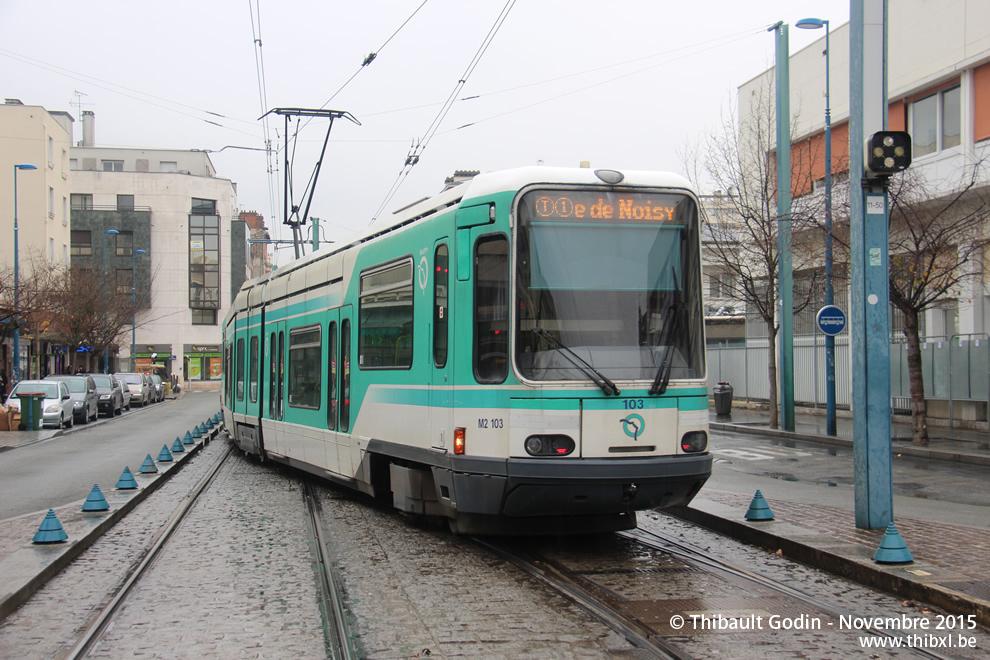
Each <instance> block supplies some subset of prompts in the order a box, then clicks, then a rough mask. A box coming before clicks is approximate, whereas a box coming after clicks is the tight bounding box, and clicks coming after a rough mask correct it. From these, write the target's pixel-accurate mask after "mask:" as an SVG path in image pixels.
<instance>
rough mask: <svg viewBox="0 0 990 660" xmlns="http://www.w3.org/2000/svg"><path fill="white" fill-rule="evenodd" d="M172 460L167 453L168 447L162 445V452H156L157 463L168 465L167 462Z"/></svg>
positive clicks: (170, 455)
mask: <svg viewBox="0 0 990 660" xmlns="http://www.w3.org/2000/svg"><path fill="white" fill-rule="evenodd" d="M172 460H173V459H172V454H170V453H169V451H168V447H167V446H166V445H162V450H161V451H160V452H158V462H159V463H168V462H170V461H172Z"/></svg>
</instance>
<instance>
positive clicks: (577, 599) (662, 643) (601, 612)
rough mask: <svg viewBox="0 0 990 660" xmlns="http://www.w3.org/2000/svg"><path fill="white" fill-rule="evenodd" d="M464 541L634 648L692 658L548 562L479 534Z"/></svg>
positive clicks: (686, 659)
mask: <svg viewBox="0 0 990 660" xmlns="http://www.w3.org/2000/svg"><path fill="white" fill-rule="evenodd" d="M467 540H469V541H470V542H471V543H474V544H475V545H476V546H478V547H481V548H483V549H485V550H487V551H488V552H491V553H493V554H495V555H497V556H499V557H501V558H502V559H504V560H506V561H507V562H509V563H510V564H512V565H514V566H516V567H517V568H520V569H522V570H523V571H525V572H526V573H528V574H529V575H531V576H532V577H534V578H536V579H537V580H538V581H539V582H541V583H542V584H544V585H546V586H548V587H550V588H551V589H553V590H555V591H557V592H558V593H560V594H561V595H563V596H564V597H565V598H567V599H568V600H570V601H571V602H573V603H574V604H576V605H577V606H579V607H581V608H582V609H584V610H585V611H587V612H588V613H590V614H591V615H592V616H594V617H595V618H596V619H598V620H599V621H601V622H602V623H604V624H605V625H607V626H608V627H609V628H611V629H612V630H614V631H615V632H617V633H618V634H620V635H622V636H624V637H625V638H626V639H627V640H628V641H629V643H630V644H632V645H633V646H635V647H636V648H637V649H640V650H642V651H646V652H651V653H653V654H654V655H655V656H657V657H660V658H670V659H672V660H691V659H692V658H693V656H692V655H690V654H688V653H686V652H685V651H684V650H683V649H680V648H678V647H677V646H675V645H673V644H671V643H670V642H668V641H666V640H665V639H663V638H661V637H658V636H656V635H651V632H652V631H651V630H650V628H649V627H647V626H645V625H644V624H642V623H641V622H640V621H638V620H637V619H635V618H632V617H629V616H628V615H626V614H623V613H622V612H618V611H616V610H615V609H614V608H612V607H610V606H609V605H608V604H607V603H605V602H603V601H602V600H601V599H599V598H597V597H595V596H594V595H593V594H591V593H589V592H588V591H587V590H586V589H584V588H583V587H581V586H580V585H579V584H577V583H576V582H575V581H574V580H572V579H570V578H569V577H567V576H566V575H565V574H564V573H562V572H561V571H559V570H557V569H556V568H554V567H553V566H552V565H550V564H549V563H547V562H543V561H539V560H536V559H529V558H525V557H522V556H520V555H517V554H515V553H513V552H511V551H510V550H508V549H507V548H506V547H503V546H500V545H495V544H494V543H492V542H490V541H488V540H485V539H481V538H479V537H470V538H468V539H467Z"/></svg>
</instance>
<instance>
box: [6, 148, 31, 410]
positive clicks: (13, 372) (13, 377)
mask: <svg viewBox="0 0 990 660" xmlns="http://www.w3.org/2000/svg"><path fill="white" fill-rule="evenodd" d="M36 169H38V166H37V165H32V164H31V163H21V164H19V165H14V359H13V360H11V367H10V384H11V386H14V385H16V384H17V381H19V380H20V379H21V328H20V325H19V319H18V316H19V313H20V310H21V308H20V288H19V287H20V270H19V268H18V263H17V170H36ZM0 394H6V393H5V392H0Z"/></svg>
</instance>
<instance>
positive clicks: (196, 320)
mask: <svg viewBox="0 0 990 660" xmlns="http://www.w3.org/2000/svg"><path fill="white" fill-rule="evenodd" d="M190 311H192V324H193V325H216V324H217V310H215V309H193V310H190Z"/></svg>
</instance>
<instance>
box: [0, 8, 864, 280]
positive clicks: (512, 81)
mask: <svg viewBox="0 0 990 660" xmlns="http://www.w3.org/2000/svg"><path fill="white" fill-rule="evenodd" d="M508 6H509V7H510V9H509V11H508V14H507V15H505V14H504V10H505V9H506V7H507V4H506V0H426V2H423V0H361V1H359V2H329V1H327V2H312V1H311V2H303V1H299V0H279V1H278V2H271V1H269V0H250V1H249V0H236V1H235V0H198V1H196V2H189V1H186V0H171V1H169V2H155V3H152V2H142V1H135V0H129V1H126V2H125V1H119V2H118V1H114V2H110V1H103V0H90V1H88V2H55V1H51V0H32V1H30V2H14V1H13V0H0V71H2V72H3V74H2V75H0V85H2V93H3V96H4V97H5V98H17V99H20V100H21V101H22V102H24V103H25V104H28V105H41V106H44V107H45V108H46V109H48V110H66V111H68V112H70V114H72V115H73V117H75V118H76V119H77V122H76V135H75V136H74V139H75V140H76V141H78V140H80V139H81V137H82V126H81V122H79V121H78V120H79V117H80V110H91V111H93V112H94V113H96V145H97V146H105V147H111V146H113V147H147V148H167V149H206V150H213V151H218V153H213V154H211V158H212V160H213V164H214V165H215V167H216V168H217V172H218V174H219V176H222V177H224V178H229V179H231V180H233V181H235V182H236V183H237V186H238V203H239V205H240V208H241V209H242V210H256V211H258V212H260V213H262V214H263V215H264V216H265V217H266V222H267V224H268V227H269V228H270V229H272V230H273V231H274V232H275V234H276V235H277V236H279V237H282V238H288V237H289V234H290V232H288V230H287V229H284V228H282V227H281V225H280V222H281V216H282V206H281V190H282V185H283V183H282V174H283V170H284V164H283V163H284V154H283V151H282V148H283V145H284V137H285V136H284V133H285V131H284V119H283V118H282V117H272V120H271V122H270V123H269V125H268V126H269V134H270V137H271V139H272V141H273V143H274V144H273V146H274V147H276V148H278V149H279V153H278V155H277V156H276V158H277V160H278V163H277V167H278V172H277V173H276V175H275V176H277V177H278V178H277V179H271V178H270V177H269V174H268V165H267V158H266V155H265V153H264V152H263V151H251V150H246V149H231V148H228V149H225V150H223V151H222V152H220V151H219V150H220V149H222V148H223V147H225V146H227V145H231V146H239V147H251V148H253V149H261V148H263V147H264V146H265V132H264V129H263V122H260V121H258V118H259V117H260V116H261V115H262V114H263V112H264V111H265V110H270V109H273V108H287V107H292V108H313V109H316V108H329V109H333V110H343V111H347V112H349V113H351V114H352V115H353V116H354V117H356V118H357V119H358V120H359V121H360V122H361V125H360V126H358V125H355V124H353V123H351V122H349V121H345V120H338V121H336V122H335V123H334V126H333V130H332V133H331V137H330V143H329V147H328V148H327V155H326V158H325V160H324V163H323V169H322V172H321V174H320V180H319V183H318V185H317V187H316V195H315V198H314V201H313V206H312V209H311V211H310V215H313V216H317V217H319V218H321V219H322V220H323V223H324V232H323V233H324V238H325V239H328V240H336V239H340V238H343V237H345V236H347V235H348V234H349V233H351V231H353V230H356V229H360V228H363V227H365V226H367V225H368V224H369V222H371V220H372V218H373V217H374V216H375V215H376V213H377V214H378V216H379V217H386V216H388V215H389V214H390V213H391V212H392V211H394V210H396V209H398V208H400V207H402V206H405V205H407V204H409V203H411V202H413V201H416V200H418V199H421V198H423V197H427V196H430V195H433V194H436V193H437V192H439V191H440V190H441V189H442V187H443V181H444V178H445V177H446V176H448V175H450V174H452V173H453V172H454V171H455V170H481V171H483V172H484V171H490V170H498V169H506V168H511V167H518V166H523V165H535V164H539V163H543V164H545V165H549V166H566V167H576V166H578V165H579V163H580V161H582V160H587V161H590V162H591V164H592V166H593V167H612V168H616V169H650V170H674V171H681V170H682V167H681V163H680V161H679V159H678V150H679V149H680V148H681V147H682V146H683V145H685V144H686V143H688V142H693V141H697V140H698V139H699V138H700V137H701V136H703V135H704V134H706V132H709V131H712V130H715V128H716V127H717V126H718V124H719V122H720V117H721V114H722V113H723V112H725V111H727V109H729V107H730V104H731V103H732V102H733V97H734V95H735V91H736V88H737V87H738V86H739V85H740V84H742V83H744V82H745V81H747V80H749V79H751V78H753V77H754V76H756V75H758V74H759V73H760V72H762V71H764V70H765V69H767V68H768V67H770V66H772V64H773V54H774V50H773V49H774V38H773V34H772V33H768V32H767V31H766V30H767V28H768V27H769V26H770V25H772V24H773V23H775V22H777V21H778V20H783V21H785V22H787V23H789V24H790V25H791V29H790V46H791V52H795V51H797V50H799V49H801V48H803V47H805V46H807V45H808V44H809V43H811V42H812V41H814V40H815V39H817V38H820V37H823V36H824V32H823V31H822V30H801V29H797V28H795V27H793V26H794V23H795V22H796V21H797V20H798V19H800V18H805V17H809V16H812V17H816V18H823V19H828V20H830V21H831V22H832V25H833V26H834V27H838V26H839V25H841V24H843V23H845V22H847V21H848V19H849V0H694V1H693V2H690V1H689V2H684V1H683V0H678V1H676V2H674V1H668V0H610V1H609V2H600V1H592V0H519V1H518V2H515V4H512V0H509V5H508ZM500 17H501V19H503V20H502V21H501V23H500V24H499V21H500ZM495 27H497V31H496V32H495V33H494V37H493V38H491V40H490V43H489V44H488V47H487V48H486V49H485V50H484V52H481V49H482V48H483V46H484V44H486V43H487V41H486V40H487V39H488V37H489V35H490V33H491V31H492V30H493V28H495ZM256 39H260V43H261V48H260V51H259V49H258V47H257V45H256ZM259 52H260V54H261V58H263V65H264V66H263V76H264V85H263V86H262V85H261V84H260V83H259V78H260V75H259V62H260V61H261V60H259V58H258V54H259ZM372 52H377V53H378V55H377V57H376V58H375V59H374V61H373V62H371V63H370V64H369V65H368V66H366V67H362V66H361V65H362V62H363V61H364V60H365V58H366V57H367V56H368V55H369V54H370V53H372ZM476 58H480V59H476ZM465 74H467V78H466V81H465V82H464V84H463V85H460V86H459V83H458V81H459V80H462V79H464V76H465ZM352 77H353V78H352ZM338 90H339V91H338ZM76 92H81V95H77V94H76ZM455 92H456V94H455ZM335 94H336V95H335ZM469 97H470V98H469ZM448 98H453V99H456V100H455V101H454V102H453V104H452V105H451V106H450V107H449V108H448V109H447V112H446V115H445V116H444V117H443V118H442V121H441V123H440V124H439V125H438V126H437V125H435V124H434V122H435V121H436V120H437V119H438V118H439V117H440V115H441V113H442V111H443V110H444V108H445V102H446V101H447V100H448ZM331 99H332V100H331ZM462 99H466V100H462ZM78 102H81V103H82V105H81V106H79V105H76V103H78ZM214 113H215V114H214ZM218 115H219V116H218ZM326 125H327V124H326V121H325V120H312V121H310V122H308V123H305V125H304V126H303V125H301V124H300V126H301V130H300V131H299V141H298V143H295V147H294V149H293V142H292V141H291V140H290V153H293V152H294V156H293V158H292V164H291V170H292V177H293V182H294V185H293V192H292V195H291V196H292V199H293V201H294V202H295V203H298V204H300V205H302V204H303V203H304V200H305V197H304V193H305V188H306V185H307V182H308V181H309V179H310V177H311V174H312V171H313V168H314V166H315V164H316V160H317V157H318V154H319V149H320V147H321V146H322V142H323V139H324V137H325V134H326ZM296 126H297V125H296V124H295V122H293V124H292V130H293V131H294V130H295V128H296ZM431 126H433V129H432V130H431ZM417 140H419V141H420V144H421V147H420V160H419V163H418V164H417V165H416V166H415V167H412V168H411V169H409V170H408V174H403V172H404V171H405V170H404V167H403V165H404V163H405V161H406V157H407V155H409V153H410V151H411V149H412V148H413V146H414V143H415V142H416V141H417ZM397 181H400V182H401V185H400V186H399V187H398V189H397V191H394V192H393V193H392V194H391V197H390V191H393V186H394V185H395V184H396V183H397ZM273 189H274V190H275V192H276V193H277V194H278V195H279V196H278V197H275V196H273V194H272V192H271V191H272V190H273ZM386 200H388V202H387V203H386ZM383 204H384V208H383V210H382V211H379V208H380V207H382V206H383ZM273 216H274V217H273ZM290 256H291V249H287V250H283V251H282V252H281V255H280V259H279V261H280V262H282V263H284V262H285V261H286V260H287V259H288V258H290Z"/></svg>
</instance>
